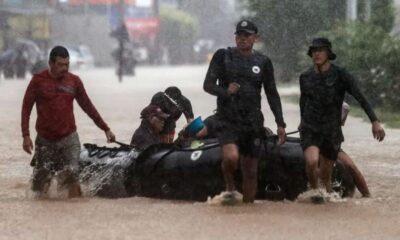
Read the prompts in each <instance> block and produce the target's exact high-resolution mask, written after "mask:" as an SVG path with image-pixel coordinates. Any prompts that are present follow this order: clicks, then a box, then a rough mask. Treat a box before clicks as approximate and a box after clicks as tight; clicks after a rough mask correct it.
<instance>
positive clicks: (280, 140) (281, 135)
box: [277, 127, 286, 145]
mask: <svg viewBox="0 0 400 240" xmlns="http://www.w3.org/2000/svg"><path fill="white" fill-rule="evenodd" d="M277 133H278V144H279V145H281V144H284V143H285V141H286V131H285V129H284V128H283V127H278V130H277Z"/></svg>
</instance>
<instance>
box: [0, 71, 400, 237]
mask: <svg viewBox="0 0 400 240" xmlns="http://www.w3.org/2000/svg"><path fill="white" fill-rule="evenodd" d="M205 71H206V67H205V66H202V67H191V66H187V67H176V68H169V67H164V68H146V67H143V68H139V69H138V71H137V77H134V78H132V77H129V78H125V79H124V82H123V83H122V84H118V81H117V78H116V77H115V76H114V75H113V70H112V69H101V70H95V71H85V72H80V73H79V74H80V76H81V77H82V79H83V81H84V84H85V86H86V89H87V92H88V94H89V96H90V97H91V99H92V101H93V102H94V103H95V105H96V106H97V108H98V110H99V112H100V113H101V114H102V116H103V117H104V119H105V120H106V122H107V123H108V124H109V125H110V127H111V128H112V130H113V131H114V133H115V134H116V135H117V139H118V140H119V141H122V142H129V140H130V137H131V135H132V133H133V130H134V128H135V127H137V126H138V124H139V112H140V110H141V109H142V108H143V107H144V106H145V105H147V104H148V102H149V101H150V97H151V96H152V95H153V94H154V93H155V92H156V91H159V90H163V89H164V88H165V87H167V86H170V85H177V86H179V87H180V88H181V89H182V90H183V92H184V94H185V95H187V96H188V97H189V98H190V99H191V100H192V103H193V107H194V112H195V115H201V116H203V117H205V116H207V115H210V114H211V113H212V110H213V109H214V108H215V98H214V97H212V96H209V95H207V94H205V93H204V92H203V91H202V81H203V77H204V74H205ZM27 84H28V81H27V80H25V81H23V80H12V81H6V80H4V79H2V80H0V110H1V114H0V239H174V240H175V239H253V240H256V239H345V238H351V239H399V236H400V227H399V226H400V187H399V183H400V181H399V180H400V159H399V158H400V147H399V145H400V130H394V129H387V139H386V140H385V141H384V142H383V143H377V142H374V141H373V139H372V134H371V127H370V124H368V123H366V122H363V121H362V120H360V119H356V118H351V117H350V118H349V119H348V120H347V125H346V127H345V129H344V131H345V138H346V142H345V143H344V145H343V148H344V149H345V150H346V151H347V152H348V153H349V154H350V155H351V156H352V157H353V159H354V160H355V162H356V163H357V164H358V166H359V168H360V169H361V170H362V172H363V173H364V174H365V177H366V179H367V181H368V183H369V186H370V189H371V192H372V194H373V197H372V198H370V199H362V198H360V194H359V193H357V194H356V196H355V197H354V198H352V199H349V200H347V201H345V202H340V203H327V204H323V205H313V204H310V203H308V202H269V201H258V202H256V203H255V204H254V205H241V206H237V207H218V206H210V205H207V204H205V203H193V202H181V201H167V200H156V199H147V198H138V197H133V198H126V199H116V200H110V199H101V198H94V197H85V198H82V199H73V200H66V199H62V198H61V199H60V198H54V199H52V200H35V199H33V198H32V197H30V194H29V191H28V188H29V178H30V174H31V168H30V167H29V161H30V158H31V156H29V155H27V154H25V153H24V152H23V151H22V149H21V144H22V138H21V134H20V126H19V124H20V108H21V102H22V97H23V93H24V91H25V89H26V86H27ZM292 90H293V89H281V90H280V92H281V93H282V94H289V93H290V91H292ZM294 90H296V89H294ZM263 101H264V102H263V110H265V115H266V118H267V121H266V124H267V125H268V126H271V127H272V129H275V125H274V124H273V119H271V113H270V112H269V110H268V106H267V104H266V101H265V97H264V98H263ZM283 108H284V116H285V119H286V121H287V123H288V128H287V131H293V130H295V129H296V127H297V124H298V119H299V118H298V115H299V113H298V107H297V106H296V105H293V104H289V103H284V105H283ZM33 112H35V110H34V111H33ZM75 113H76V121H77V125H78V132H79V134H80V138H81V142H82V143H84V142H91V143H97V144H100V145H105V136H104V133H103V132H102V131H101V130H99V129H97V127H96V126H95V125H94V124H93V122H92V121H91V120H90V119H89V118H88V117H87V116H86V115H85V114H84V113H83V112H82V111H81V110H80V108H79V106H77V105H76V106H75ZM34 119H35V113H33V115H32V117H31V134H32V135H33V137H34V135H35V131H34V130H33V128H34V127H33V126H34ZM183 124H184V121H183V120H180V121H179V122H178V125H179V126H183Z"/></svg>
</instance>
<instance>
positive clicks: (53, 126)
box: [21, 70, 109, 140]
mask: <svg viewBox="0 0 400 240" xmlns="http://www.w3.org/2000/svg"><path fill="white" fill-rule="evenodd" d="M74 99H76V101H77V102H78V104H79V106H80V107H81V108H82V109H83V111H84V112H85V113H86V114H87V115H89V117H90V118H92V119H93V121H94V122H95V123H96V125H97V126H98V127H99V128H101V129H102V130H104V131H106V130H109V127H108V126H107V124H106V123H105V122H104V121H103V119H102V118H101V116H100V114H99V113H98V112H97V110H96V108H95V107H94V106H93V104H92V102H91V101H90V99H89V97H88V96H87V94H86V91H85V88H84V87H83V83H82V81H81V80H80V78H79V77H78V76H76V75H74V74H72V73H67V75H66V76H65V77H64V78H63V79H61V80H57V79H54V78H52V77H51V76H50V74H49V72H48V70H45V71H42V72H40V73H38V74H35V75H34V76H33V78H32V80H31V82H30V83H29V86H28V88H27V90H26V92H25V96H24V101H23V104H22V114H21V129H22V136H29V118H30V115H31V111H32V108H33V105H34V104H35V103H36V111H37V120H36V131H37V133H38V134H39V135H40V136H41V137H43V138H45V139H48V140H58V139H61V138H63V137H65V136H68V135H69V134H71V133H73V132H75V131H76V125H75V117H74V113H73V101H74Z"/></svg>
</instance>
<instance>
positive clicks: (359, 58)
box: [323, 22, 400, 111]
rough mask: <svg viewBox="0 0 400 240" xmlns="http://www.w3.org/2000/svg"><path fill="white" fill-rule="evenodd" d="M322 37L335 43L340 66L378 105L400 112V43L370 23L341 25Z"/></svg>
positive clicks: (372, 101) (382, 29)
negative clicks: (343, 67)
mask: <svg viewBox="0 0 400 240" xmlns="http://www.w3.org/2000/svg"><path fill="white" fill-rule="evenodd" d="M323 35H325V36H327V37H328V38H329V39H331V40H332V43H333V46H334V47H333V49H334V51H335V53H336V54H337V55H338V58H337V62H338V65H341V66H345V67H346V68H347V69H348V70H349V71H350V72H352V73H353V74H354V75H355V76H356V78H357V80H358V83H359V86H360V88H361V90H362V91H363V93H365V95H366V96H367V98H368V99H369V101H370V102H371V103H372V104H373V105H375V106H381V107H385V108H389V109H392V110H397V111H399V110H400V95H399V94H398V92H399V90H400V68H399V67H398V65H399V63H400V41H399V40H398V39H395V38H393V37H391V36H390V34H389V33H388V32H387V31H386V30H385V29H384V28H382V27H380V26H376V25H373V24H371V23H369V22H352V23H347V24H341V25H339V26H338V27H337V28H336V29H335V30H333V31H330V32H326V33H324V34H323Z"/></svg>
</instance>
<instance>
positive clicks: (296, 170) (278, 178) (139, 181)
mask: <svg viewBox="0 0 400 240" xmlns="http://www.w3.org/2000/svg"><path fill="white" fill-rule="evenodd" d="M196 141H197V142H195V143H196V144H191V146H188V147H177V146H176V145H174V144H173V145H165V144H159V145H153V146H150V147H149V148H148V149H146V150H144V151H143V152H139V151H137V150H136V149H135V148H133V147H130V146H127V145H122V146H121V147H118V148H107V147H98V146H96V145H93V144H84V147H85V148H84V149H83V150H82V152H81V156H80V170H81V171H80V179H81V181H82V182H83V183H84V184H87V185H88V186H90V188H89V189H91V191H92V192H93V194H94V195H97V196H101V197H108V198H118V197H130V196H135V195H139V196H146V197H153V198H162V199H183V200H196V201H205V200H206V199H207V197H208V196H211V197H212V196H214V195H216V194H219V193H220V192H221V191H223V190H224V180H223V176H222V172H221V148H220V145H219V143H218V141H217V140H216V139H206V140H196ZM276 142H277V137H276V136H272V137H268V138H266V139H265V140H263V141H262V143H261V146H260V152H259V164H258V191H257V199H269V200H283V199H289V200H294V199H296V197H297V196H298V195H299V194H300V193H302V192H304V191H306V190H307V177H306V174H305V162H304V158H303V152H302V149H301V146H300V140H299V139H298V138H294V137H288V139H287V141H286V142H285V143H284V144H283V145H278V144H277V143H276ZM236 175H237V179H236V183H237V189H241V187H240V185H241V178H240V171H238V173H237V174H236ZM332 182H333V186H334V190H335V191H337V192H338V193H339V194H340V195H341V196H342V197H346V196H349V195H352V194H353V192H354V189H355V185H354V181H353V179H352V177H351V176H350V174H349V172H348V171H347V170H346V169H345V167H344V166H343V164H342V163H341V162H340V161H337V163H336V165H335V167H334V173H333V176H332Z"/></svg>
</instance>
